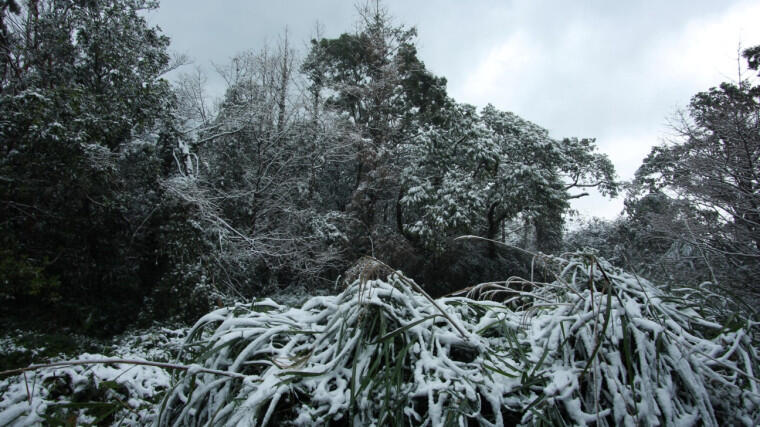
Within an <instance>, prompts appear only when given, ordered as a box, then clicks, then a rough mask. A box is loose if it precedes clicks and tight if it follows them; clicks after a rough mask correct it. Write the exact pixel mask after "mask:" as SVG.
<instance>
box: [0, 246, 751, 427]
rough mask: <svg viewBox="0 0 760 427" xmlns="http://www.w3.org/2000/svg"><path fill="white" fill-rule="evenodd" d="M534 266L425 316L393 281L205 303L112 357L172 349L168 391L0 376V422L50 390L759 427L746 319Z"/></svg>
mask: <svg viewBox="0 0 760 427" xmlns="http://www.w3.org/2000/svg"><path fill="white" fill-rule="evenodd" d="M537 263H538V264H543V265H542V266H541V267H542V268H552V269H553V270H554V271H557V272H558V277H557V280H556V281H555V282H553V283H547V284H542V283H532V285H533V286H531V289H532V290H531V291H530V292H528V291H525V290H520V291H517V290H513V289H510V288H509V281H508V282H502V283H501V284H493V283H491V284H488V285H487V286H485V285H484V287H483V288H482V289H479V288H477V287H476V288H475V289H472V291H471V293H470V295H469V296H470V297H472V296H475V295H489V294H488V293H487V292H485V290H489V291H492V293H491V294H490V295H499V296H500V297H502V296H504V295H507V296H509V298H506V301H507V302H505V303H502V302H495V301H488V300H474V299H471V298H469V297H467V296H458V297H451V298H443V299H439V300H437V301H436V304H437V305H436V304H433V302H432V301H431V300H429V299H428V298H426V297H425V296H424V295H421V294H419V293H417V292H416V291H415V290H414V289H413V288H412V286H411V285H410V283H411V282H410V281H409V279H407V278H405V277H403V275H401V274H400V273H398V272H396V273H392V274H391V275H389V276H388V277H387V278H385V279H384V280H356V281H355V282H353V283H351V284H350V285H348V286H347V287H346V288H345V289H344V290H343V292H342V293H340V294H338V295H331V296H316V297H312V298H309V299H307V300H306V301H305V302H304V303H303V304H302V305H301V306H300V307H291V306H288V305H284V304H280V303H277V302H275V301H273V300H269V299H267V300H259V301H255V302H254V303H251V304H237V305H235V306H232V307H227V308H221V309H218V310H215V311H213V312H211V313H209V314H207V315H205V316H203V318H201V319H200V320H199V321H198V323H197V324H196V325H195V326H194V327H193V328H191V329H190V330H189V331H185V330H183V329H168V328H163V329H156V330H153V331H146V332H140V333H133V334H131V335H129V336H126V337H123V339H122V340H121V342H122V344H121V345H119V346H115V347H114V354H119V355H123V356H125V357H126V356H129V357H130V358H132V359H135V360H172V358H173V357H175V356H176V355H177V354H178V353H180V349H182V356H181V357H183V358H184V359H185V360H191V361H192V362H188V364H189V366H190V368H189V369H188V370H187V371H184V372H178V373H179V375H178V376H177V377H176V378H175V379H174V380H173V379H172V377H171V375H170V372H167V371H166V370H164V369H161V368H157V367H153V366H135V365H127V364H93V365H82V366H66V367H58V368H46V369H40V370H37V371H34V372H28V373H27V381H26V382H25V381H24V377H23V376H20V375H19V376H15V377H9V378H4V379H2V380H1V381H0V393H2V401H1V402H0V424H2V425H21V426H25V425H38V424H40V423H43V422H44V419H43V418H42V417H43V415H45V414H49V413H50V412H51V410H53V408H55V405H57V404H60V403H61V402H64V401H65V400H63V399H66V398H69V397H66V396H63V395H60V393H58V394H57V392H56V384H57V385H58V386H57V387H58V388H59V389H60V388H61V387H69V388H70V389H71V390H72V393H73V394H76V391H77V390H78V391H80V392H83V391H86V390H93V389H95V390H101V393H102V394H104V395H105V396H110V397H117V398H118V399H120V400H121V401H122V402H124V404H125V405H126V406H128V407H129V409H127V408H120V409H119V410H118V411H117V412H116V417H115V418H116V420H117V421H118V422H121V423H122V425H139V424H146V423H156V424H158V425H188V424H189V425H196V424H204V423H211V424H214V425H243V426H244V425H260V424H265V423H266V422H269V423H270V425H274V424H275V422H277V423H283V422H285V421H289V422H291V423H294V424H296V425H324V424H326V423H329V422H332V421H335V420H343V421H347V418H346V417H349V416H350V417H352V419H351V421H352V422H353V423H354V424H357V425H373V424H374V425H379V424H382V417H383V416H385V417H388V416H392V417H402V418H403V419H402V420H399V421H401V422H403V423H406V424H413V425H421V424H426V423H427V424H428V425H442V424H444V423H446V422H449V421H452V417H453V421H454V423H455V424H468V423H475V424H480V425H505V424H509V422H510V420H514V419H515V417H517V419H519V420H520V424H522V425H531V424H535V423H539V422H549V423H559V424H561V423H566V424H570V425H573V424H574V425H589V424H594V425H625V426H635V425H678V426H689V425H698V424H699V425H708V426H713V425H718V424H721V423H723V424H732V425H747V426H750V425H758V423H759V422H760V394H758V384H757V380H756V379H755V377H754V375H755V373H756V372H758V360H759V359H760V358H759V357H758V352H757V348H756V347H754V346H753V343H754V342H755V339H754V336H755V335H754V334H755V333H756V331H755V328H756V326H757V323H756V322H753V321H751V320H747V321H746V322H744V323H743V324H738V326H736V325H737V323H736V322H734V326H732V327H731V328H724V327H723V326H722V325H723V324H724V323H723V320H722V319H723V318H721V317H720V315H719V313H711V312H710V311H709V310H699V311H697V310H691V309H690V310H685V309H684V306H687V305H695V304H696V303H698V301H694V300H689V301H688V302H689V303H690V304H686V302H687V301H686V300H684V299H683V298H684V297H682V296H681V295H686V294H687V293H688V292H689V291H688V290H685V291H684V293H683V294H681V293H678V292H679V291H676V293H666V291H664V290H663V289H661V288H659V287H657V286H656V285H654V284H652V283H649V282H647V281H646V280H643V279H641V278H639V277H636V276H633V275H631V274H628V273H626V272H625V271H622V270H620V269H617V268H615V267H613V266H612V265H610V264H608V263H606V262H604V261H603V260H597V259H593V258H589V257H588V256H573V255H570V256H569V257H568V259H563V258H557V257H543V258H542V259H539V260H538V261H537ZM600 271H604V273H605V274H604V275H602V274H601V272H600ZM605 277H607V278H609V281H607V279H606V278H605ZM520 283H525V282H520ZM522 289H524V287H523V288H522ZM493 292H496V294H494V293H493ZM671 292H672V291H671ZM688 294H689V295H691V296H690V297H689V298H695V296H694V294H691V293H688ZM452 322H455V323H452ZM459 328H462V329H463V330H464V333H460V332H459ZM184 337H187V338H186V342H185V343H184V346H183V345H182V344H181V340H182V339H184ZM0 344H2V345H3V346H5V347H9V348H10V347H11V346H12V345H13V343H12V340H11V341H9V340H8V339H4V340H3V339H0ZM148 356H150V357H148ZM104 357H105V356H103V355H99V354H83V355H79V356H78V357H77V358H78V359H82V360H93V359H97V358H104ZM209 370H213V372H210V371H209ZM224 373H235V374H237V375H238V377H234V376H226V375H220V374H224ZM240 375H243V376H244V377H243V378H240V377H239V376H240ZM27 384H28V385H29V387H30V394H31V404H30V401H29V397H28V395H27V391H26V386H27ZM101 385H102V386H103V387H99V386H101ZM162 398H163V399H164V400H163V404H165V407H166V411H165V412H164V414H163V415H160V416H159V409H160V408H161V405H160V404H159V401H160V399H162ZM484 408H491V409H493V408H499V409H500V410H496V411H493V410H490V411H485V410H484ZM93 416H94V415H93V414H79V419H78V422H80V423H83V422H85V421H87V420H93V418H92V417H93ZM114 422H116V421H114Z"/></svg>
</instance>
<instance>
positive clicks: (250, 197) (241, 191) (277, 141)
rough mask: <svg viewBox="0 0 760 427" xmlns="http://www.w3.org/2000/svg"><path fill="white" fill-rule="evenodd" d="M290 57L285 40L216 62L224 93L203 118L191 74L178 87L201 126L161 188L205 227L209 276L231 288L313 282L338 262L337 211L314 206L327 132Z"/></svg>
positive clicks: (244, 290)
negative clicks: (184, 163)
mask: <svg viewBox="0 0 760 427" xmlns="http://www.w3.org/2000/svg"><path fill="white" fill-rule="evenodd" d="M293 61H294V56H293V52H292V51H291V50H290V47H289V46H288V45H287V41H283V44H282V45H281V46H280V47H279V49H278V50H277V51H276V52H274V53H271V52H270V51H269V50H267V49H264V50H262V51H261V52H245V53H242V54H239V55H237V56H235V57H234V58H233V59H232V61H231V63H230V64H229V65H228V66H225V67H217V70H218V71H219V72H220V74H221V75H222V76H223V78H224V79H225V81H226V82H227V90H226V93H225V96H224V98H223V100H222V102H221V104H220V106H219V108H218V111H217V112H216V113H215V116H214V117H213V118H211V119H209V120H204V119H203V117H207V113H205V111H206V110H205V108H204V106H203V102H204V101H203V97H202V96H201V93H202V90H201V89H200V87H201V85H200V81H199V80H198V79H197V77H195V78H193V79H191V80H184V81H183V83H182V84H181V86H180V87H179V90H180V91H182V93H183V98H184V99H185V100H189V101H188V104H190V106H189V107H188V108H186V109H185V110H186V111H191V114H190V115H191V116H195V117H196V120H195V121H200V122H201V127H200V128H199V129H198V131H197V132H195V133H196V139H195V140H191V141H190V143H189V145H190V146H191V149H190V151H191V152H192V154H193V155H195V156H197V157H195V158H196V159H197V160H196V161H194V163H195V165H194V166H192V167H190V168H187V167H183V168H182V170H183V171H184V173H183V175H181V176H178V177H176V178H174V179H172V180H170V181H168V182H167V188H169V190H170V191H171V193H172V194H173V195H175V196H176V197H177V198H178V199H180V200H183V201H184V202H187V203H189V204H190V205H191V206H192V207H193V215H194V217H195V218H196V220H197V221H198V222H200V223H202V224H204V227H205V233H204V234H205V235H206V239H207V240H208V241H209V242H211V250H210V253H211V256H212V257H213V258H214V261H215V264H216V265H215V268H214V269H212V270H215V271H211V273H212V276H214V281H215V282H217V283H225V284H226V285H227V286H226V287H225V291H227V292H230V293H234V294H238V295H240V294H243V295H260V294H261V293H262V292H271V291H272V290H273V288H272V286H273V285H288V284H292V283H295V282H301V283H302V284H308V285H313V284H315V283H317V282H318V281H319V280H320V279H322V278H323V277H324V274H325V271H326V270H329V269H331V268H334V266H335V264H336V263H338V262H339V261H340V259H341V258H340V256H339V255H340V245H339V243H342V242H339V241H337V242H336V240H340V232H339V231H338V229H337V228H336V222H338V223H339V222H340V221H341V216H340V215H339V214H336V213H334V212H333V211H331V210H330V209H323V206H322V205H321V204H320V203H319V202H318V199H319V193H320V191H319V187H320V186H321V183H320V182H319V181H320V180H319V175H320V174H321V171H320V170H319V169H320V167H321V166H319V165H317V164H316V163H315V158H316V159H319V158H321V159H322V161H326V160H327V158H329V157H330V154H329V153H327V152H326V151H325V150H323V148H324V147H322V146H321V144H320V141H321V140H322V139H324V138H325V137H326V135H325V134H323V133H321V132H319V130H318V129H315V126H316V124H315V123H314V121H313V120H310V119H309V118H308V117H307V116H306V114H305V111H304V108H303V100H302V99H301V95H300V94H298V93H293V91H292V90H291V88H292V80H293V76H292V74H291V73H292V70H293V69H294V66H293ZM199 118H200V120H198V119H199ZM191 163H193V162H191Z"/></svg>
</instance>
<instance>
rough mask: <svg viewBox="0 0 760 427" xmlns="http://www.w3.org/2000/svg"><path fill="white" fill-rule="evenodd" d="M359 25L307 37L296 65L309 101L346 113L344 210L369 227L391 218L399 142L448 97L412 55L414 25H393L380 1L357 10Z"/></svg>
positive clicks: (400, 161)
mask: <svg viewBox="0 0 760 427" xmlns="http://www.w3.org/2000/svg"><path fill="white" fill-rule="evenodd" d="M360 13H361V16H362V22H361V25H362V27H361V29H360V31H359V32H357V33H354V34H342V35H341V36H340V37H338V38H336V39H321V40H313V41H312V48H311V51H310V52H309V55H308V56H307V58H306V60H305V61H304V64H303V66H302V70H303V71H304V73H305V74H306V76H307V78H308V79H309V81H310V84H311V86H310V91H311V92H312V93H313V94H314V95H313V98H314V99H324V101H325V104H326V107H327V108H328V109H331V110H333V111H336V112H338V113H340V114H344V115H345V116H346V117H347V118H348V120H350V122H351V123H352V124H353V127H354V129H355V133H352V134H351V133H350V134H347V135H350V136H351V139H350V141H351V142H352V144H353V145H354V152H355V166H354V168H353V169H354V172H355V177H354V178H353V182H352V184H351V186H352V190H351V196H350V200H349V201H348V203H347V204H346V209H347V211H348V212H350V213H351V214H352V215H354V216H355V217H356V218H357V219H358V220H359V221H361V223H362V224H363V228H366V229H369V230H370V233H371V231H372V230H373V229H374V228H375V227H376V226H377V225H378V224H377V223H378V220H380V221H379V222H380V223H381V224H393V223H394V221H393V219H392V218H393V215H394V209H393V207H394V206H395V200H396V199H397V195H398V190H399V182H398V172H399V171H400V169H401V167H402V165H403V161H404V159H402V158H400V155H399V152H398V147H399V144H400V143H401V142H402V141H404V140H405V139H407V138H409V137H411V136H412V135H413V134H415V133H416V129H417V127H418V124H419V123H420V122H426V121H429V120H432V119H433V118H434V117H435V116H436V113H437V111H438V109H440V108H441V107H442V105H443V103H444V102H445V101H446V91H445V85H446V80H445V79H443V78H438V77H435V76H434V75H432V74H431V73H430V72H428V71H427V70H426V69H425V66H424V64H423V63H422V61H420V60H419V59H418V58H417V52H416V48H415V47H414V38H415V36H416V30H415V29H413V28H412V29H406V28H404V27H401V26H393V25H392V24H391V20H390V17H389V16H388V14H387V12H386V11H384V10H382V9H381V8H380V7H379V6H376V7H375V8H374V9H373V8H370V7H365V8H363V9H361V10H360Z"/></svg>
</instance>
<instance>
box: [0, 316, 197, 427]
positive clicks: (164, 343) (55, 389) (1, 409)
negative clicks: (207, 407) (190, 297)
mask: <svg viewBox="0 0 760 427" xmlns="http://www.w3.org/2000/svg"><path fill="white" fill-rule="evenodd" d="M185 334H186V330H184V329H181V328H180V329H170V328H165V327H164V328H153V329H150V330H146V331H140V332H132V333H129V334H125V335H123V336H121V337H118V338H117V339H115V340H114V342H115V344H114V345H113V346H112V348H111V351H110V352H109V355H108V356H106V355H102V354H89V353H84V354H80V355H78V356H76V357H74V359H76V360H78V361H89V360H92V361H99V360H103V359H108V358H113V357H120V358H124V359H130V360H136V361H168V360H173V359H174V358H175V357H176V354H177V352H178V351H179V349H180V347H181V345H182V342H183V340H184V336H185ZM2 344H3V348H4V349H7V348H13V349H16V350H20V349H23V347H20V346H18V345H16V344H15V343H14V342H13V340H12V339H10V338H7V337H6V338H5V339H4V340H3V341H2ZM69 359H70V358H69V357H68V356H65V355H61V356H59V357H56V358H54V359H53V360H54V361H66V360H69ZM170 386H171V375H170V373H169V372H167V371H166V370H165V369H162V368H160V367H155V366H142V365H134V364H121V363H113V364H100V363H93V364H83V365H76V366H56V367H50V368H44V369H39V370H35V371H29V372H26V373H25V374H22V375H15V376H9V377H7V378H2V379H0V425H3V426H5V425H11V426H36V425H40V424H61V425H73V424H76V425H84V424H91V423H96V424H105V425H109V424H113V425H116V424H119V425H125V426H130V425H132V426H138V425H144V424H146V423H151V422H152V421H153V420H154V419H155V418H156V416H157V413H158V410H159V406H158V402H159V401H160V399H161V398H162V397H163V393H164V392H165V391H166V390H167V389H168V388H169V387H170Z"/></svg>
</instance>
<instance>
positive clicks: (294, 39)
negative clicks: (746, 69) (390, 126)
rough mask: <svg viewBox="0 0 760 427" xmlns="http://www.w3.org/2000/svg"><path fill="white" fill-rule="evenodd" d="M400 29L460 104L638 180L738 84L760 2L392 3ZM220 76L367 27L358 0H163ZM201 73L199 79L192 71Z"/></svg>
mask: <svg viewBox="0 0 760 427" xmlns="http://www.w3.org/2000/svg"><path fill="white" fill-rule="evenodd" d="M381 4H383V5H384V6H385V8H386V9H387V10H388V11H389V12H390V14H391V15H392V16H393V17H394V18H395V20H396V23H397V24H402V25H405V26H414V27H416V28H417V30H418V38H417V48H418V52H419V57H420V58H421V59H422V60H423V61H424V62H425V65H426V67H427V68H428V69H429V70H430V71H432V72H433V73H434V74H436V75H438V76H444V77H446V78H447V80H448V92H449V95H450V96H452V97H453V98H455V99H456V100H457V101H459V102H466V103H470V104H473V105H476V106H478V107H483V106H485V105H486V104H488V103H491V104H493V105H494V106H495V107H497V108H498V109H501V110H505V111H512V112H514V113H516V114H518V115H520V116H521V117H523V118H525V119H527V120H530V121H532V122H534V123H536V124H538V125H540V126H542V127H544V128H546V129H548V130H549V132H550V135H551V136H552V137H555V138H563V137H573V136H575V137H579V138H587V137H593V138H596V141H597V145H598V146H599V150H600V151H601V152H603V153H606V154H607V155H608V156H609V157H610V159H611V160H612V162H613V163H614V164H615V167H616V170H617V173H618V176H619V177H620V178H621V179H623V180H627V179H631V178H632V177H633V174H634V173H635V171H636V169H637V168H638V167H639V165H640V164H641V161H642V160H643V158H644V157H645V156H646V154H647V153H648V152H649V150H650V149H651V147H652V146H654V145H657V144H660V143H662V142H664V141H666V140H670V139H672V136H673V132H672V130H671V129H670V127H669V124H668V123H669V121H670V119H671V118H672V117H673V116H674V114H675V113H676V112H677V111H678V110H679V109H683V108H685V107H686V106H688V103H689V99H690V98H691V97H692V96H693V95H694V94H696V93H697V92H700V91H704V90H707V89H709V88H710V87H713V86H717V85H718V84H720V83H721V82H723V81H736V80H737V78H738V63H737V52H738V51H739V49H740V48H747V47H750V46H754V45H758V44H760V25H757V22H758V19H760V2H757V1H743V0H722V1H714V0H709V1H702V0H691V1H685V0H669V1H646V0H641V1H606V0H605V1H602V0H599V1H590V0H585V1H583V0H578V1H573V2H568V1H553V2H550V1H541V0H530V1H528V0H526V1H521V0H518V1H505V0H501V1H499V0H470V1H463V0H435V1H431V0H385V1H384V2H382V3H381ZM148 19H149V21H150V22H151V23H152V24H153V25H158V26H159V27H161V29H162V30H163V32H164V34H166V35H168V36H169V37H171V39H172V46H171V49H172V50H173V51H175V52H178V53H183V54H186V55H188V56H189V57H190V58H192V59H193V60H194V65H196V66H199V67H201V68H203V69H205V70H206V71H207V73H209V87H210V91H211V92H212V93H214V92H217V93H221V90H222V89H221V88H222V83H221V80H220V79H218V78H215V77H214V76H213V67H212V64H225V63H227V62H228V61H229V59H230V58H231V57H232V56H234V55H235V54H236V53H239V52H242V51H245V50H251V49H252V50H257V49H260V48H261V47H263V46H265V45H267V44H268V45H270V46H271V45H274V44H276V43H277V42H278V40H279V39H280V38H281V37H282V36H283V34H284V33H285V30H286V29H287V33H288V38H289V40H290V41H291V44H292V45H293V47H294V48H296V49H297V50H300V51H301V53H305V52H306V51H307V47H308V41H309V39H311V38H312V37H313V36H314V35H315V34H316V29H317V28H318V27H319V28H320V29H321V34H322V35H323V37H335V36H338V35H340V34H341V33H344V32H351V31H353V30H355V29H356V22H357V21H358V13H357V9H356V6H355V2H353V1H351V0H342V1H339V0H270V1H266V2H265V1H260V0H225V1H218V2H211V1H208V0H162V1H161V7H160V9H159V10H158V11H154V12H151V13H150V14H149V15H148ZM189 71H191V70H188V72H189ZM622 207H623V201H622V197H618V198H617V199H613V200H610V199H606V198H603V197H601V196H599V195H596V194H592V195H591V196H589V197H584V198H581V199H577V200H575V201H574V202H573V208H574V209H576V210H577V211H578V212H579V213H580V214H582V215H584V216H597V217H603V218H614V217H615V216H616V215H618V214H619V213H620V212H621V210H622Z"/></svg>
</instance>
